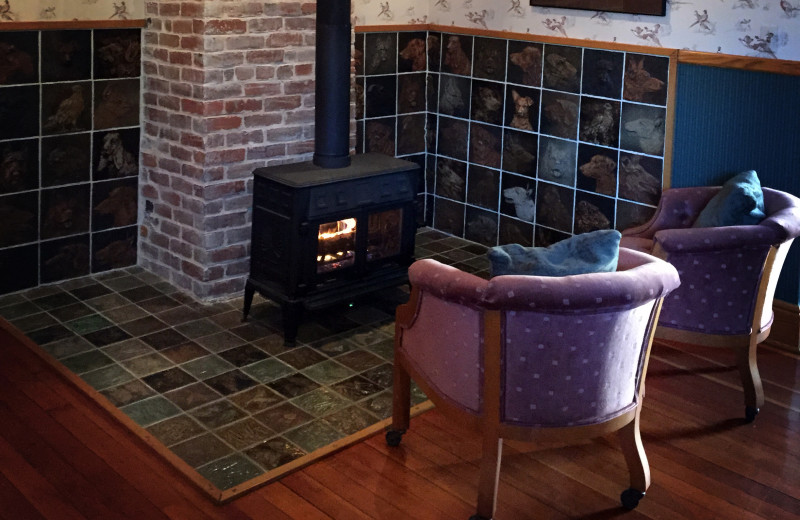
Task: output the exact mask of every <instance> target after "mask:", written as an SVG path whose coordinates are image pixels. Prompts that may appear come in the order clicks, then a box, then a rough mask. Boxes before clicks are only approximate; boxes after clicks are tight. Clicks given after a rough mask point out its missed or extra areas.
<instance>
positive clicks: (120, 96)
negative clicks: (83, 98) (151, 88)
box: [94, 79, 139, 129]
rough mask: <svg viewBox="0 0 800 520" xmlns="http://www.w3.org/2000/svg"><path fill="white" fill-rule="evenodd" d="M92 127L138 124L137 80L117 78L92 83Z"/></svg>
mask: <svg viewBox="0 0 800 520" xmlns="http://www.w3.org/2000/svg"><path fill="white" fill-rule="evenodd" d="M94 90H95V94H94V128H95V129H102V128H118V127H125V126H138V125H139V80H138V79H118V80H109V81H96V82H95V84H94Z"/></svg>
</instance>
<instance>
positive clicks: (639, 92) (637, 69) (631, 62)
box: [622, 53, 669, 106]
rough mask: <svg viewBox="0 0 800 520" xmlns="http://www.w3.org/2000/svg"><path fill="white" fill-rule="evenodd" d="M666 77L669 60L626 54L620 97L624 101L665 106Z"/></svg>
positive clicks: (662, 57) (660, 57)
mask: <svg viewBox="0 0 800 520" xmlns="http://www.w3.org/2000/svg"><path fill="white" fill-rule="evenodd" d="M668 76H669V58H667V57H665V56H647V55H643V54H632V53H628V55H627V61H626V63H625V88H624V90H623V94H622V97H623V99H625V100H626V101H636V102H639V103H649V104H653V105H662V106H663V105H666V104H667V80H668Z"/></svg>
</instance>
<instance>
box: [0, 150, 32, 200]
mask: <svg viewBox="0 0 800 520" xmlns="http://www.w3.org/2000/svg"><path fill="white" fill-rule="evenodd" d="M38 187H39V142H38V140H36V139H25V140H22V141H8V142H5V143H0V193H2V194H9V193H14V192H18V191H27V190H34V189H36V188H38Z"/></svg>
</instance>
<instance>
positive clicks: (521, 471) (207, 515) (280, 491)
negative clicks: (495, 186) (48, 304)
mask: <svg viewBox="0 0 800 520" xmlns="http://www.w3.org/2000/svg"><path fill="white" fill-rule="evenodd" d="M732 366H733V365H732V358H731V357H730V355H729V354H728V353H726V352H724V351H719V350H709V349H705V350H698V351H692V350H691V349H690V348H688V347H676V346H664V345H657V346H656V348H654V350H653V359H652V361H651V363H650V374H649V375H648V380H647V395H646V397H645V402H644V410H643V413H642V437H643V442H644V446H645V450H646V451H647V454H648V457H649V459H650V464H651V470H652V482H653V483H652V486H651V488H650V490H649V491H648V493H647V496H646V497H645V498H644V499H643V500H642V502H641V503H640V505H639V507H638V508H637V509H636V510H635V511H632V512H626V511H624V510H623V509H621V508H620V507H619V502H618V500H619V498H618V497H619V493H620V492H621V491H622V490H623V489H625V488H626V487H627V479H628V475H627V469H626V467H625V463H624V459H623V457H622V455H621V452H620V451H619V445H618V442H617V439H616V437H615V436H613V435H612V436H609V437H607V438H602V439H596V440H594V441H589V442H585V443H583V444H580V445H577V446H562V445H558V444H553V445H530V444H523V443H516V442H509V443H506V446H505V447H504V458H503V466H502V469H501V479H500V494H499V502H498V509H497V515H496V518H497V520H532V519H548V520H562V519H570V518H576V519H577V518H580V519H584V520H601V519H613V518H625V519H626V520H641V519H659V520H681V519H691V520H711V519H731V520H760V519H776V520H791V519H800V486H798V485H797V482H798V480H800V442H797V439H798V438H800V437H798V435H800V393H798V391H797V389H796V388H795V387H796V381H795V378H796V374H798V373H800V370H799V369H800V359H799V357H798V356H797V355H795V354H789V353H785V352H780V351H775V350H771V349H769V348H762V349H760V351H759V366H760V368H761V373H762V377H763V378H764V380H765V393H766V395H767V403H766V405H765V406H764V408H763V409H762V412H761V413H760V414H759V416H758V417H757V419H756V421H755V422H754V423H752V424H745V423H744V421H743V420H742V419H741V416H742V415H743V411H744V405H743V401H742V394H741V389H740V388H739V385H738V380H737V374H736V372H735V371H734V370H732ZM480 448H481V441H480V437H479V436H478V435H477V434H476V433H474V432H468V431H464V430H463V429H461V428H459V427H457V426H455V425H454V424H453V423H451V422H449V421H448V420H447V419H446V418H445V417H443V416H442V415H441V414H440V413H439V412H437V411H436V410H433V411H431V412H427V413H425V414H422V415H421V416H419V417H417V418H415V419H413V420H412V422H411V428H410V430H409V432H408V433H407V434H406V435H405V436H404V438H403V442H402V444H401V445H400V446H399V447H397V448H390V447H387V446H386V444H385V442H384V440H383V438H382V436H380V435H378V436H375V437H372V438H370V439H367V440H366V441H364V442H362V443H360V444H357V445H355V446H352V447H350V448H348V449H345V450H343V451H341V452H339V453H337V454H334V455H332V456H330V457H328V458H326V459H324V460H322V461H320V462H318V463H315V464H313V465H311V466H309V467H307V468H304V469H302V470H300V471H298V472H296V473H293V474H291V475H289V476H287V477H285V478H283V479H282V480H281V481H279V482H276V483H273V484H270V485H268V486H265V487H263V488H260V489H257V490H255V491H253V492H252V493H250V494H248V495H246V496H244V497H241V498H239V499H236V500H233V501H231V502H229V503H227V504H223V505H217V504H214V503H213V502H212V501H211V500H210V499H209V498H208V497H207V495H206V493H205V492H203V491H201V490H200V489H199V488H197V487H196V486H195V485H194V484H193V483H191V482H189V481H187V479H186V478H185V477H183V476H182V475H181V474H180V473H179V472H177V471H176V470H175V469H173V468H172V467H171V466H170V465H169V464H167V463H166V462H164V461H163V460H162V459H161V458H160V457H159V455H158V454H157V453H156V452H155V451H154V450H153V449H152V448H150V447H149V446H147V445H146V444H145V443H144V442H142V441H141V439H139V438H138V437H136V436H135V435H133V434H131V433H130V432H129V431H128V430H126V429H125V428H124V427H123V426H122V425H121V424H120V423H119V422H117V421H116V419H114V418H113V417H112V416H111V415H110V414H109V413H108V412H107V411H106V410H104V409H102V408H101V407H100V406H98V405H97V404H96V403H95V402H94V401H93V400H92V399H90V398H88V397H87V396H85V395H84V394H82V393H81V392H80V391H79V390H78V389H77V388H76V387H74V386H73V385H72V384H71V383H70V382H69V381H68V380H66V379H65V378H63V377H62V376H61V375H59V374H58V373H57V372H56V371H55V370H54V369H53V368H52V367H50V366H49V365H48V364H47V363H45V362H44V361H43V360H42V359H41V358H40V357H39V356H38V355H36V354H34V353H32V352H31V351H30V350H28V349H27V348H26V347H24V346H20V345H18V344H17V343H16V342H15V341H13V340H12V338H11V336H9V335H8V334H5V333H3V332H0V519H3V520H5V519H9V520H73V519H74V520H83V519H86V520H109V519H117V518H119V519H128V518H130V519H144V520H166V519H170V520H195V519H196V520H262V519H270V520H327V519H333V520H340V519H341V520H369V519H377V520H394V519H398V520H400V519H403V520H405V519H408V518H415V519H426V520H455V519H459V518H463V519H466V518H467V517H468V516H469V515H470V514H472V513H473V512H474V509H473V508H474V503H475V499H476V496H477V483H478V465H479V461H480Z"/></svg>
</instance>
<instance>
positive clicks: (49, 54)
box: [42, 30, 92, 100]
mask: <svg viewBox="0 0 800 520" xmlns="http://www.w3.org/2000/svg"><path fill="white" fill-rule="evenodd" d="M91 74H92V32H91V31H88V30H79V31H69V30H67V31H42V81H43V82H53V81H77V80H85V79H89V78H91ZM86 99H87V100H89V99H91V93H88V96H87V97H86Z"/></svg>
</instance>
